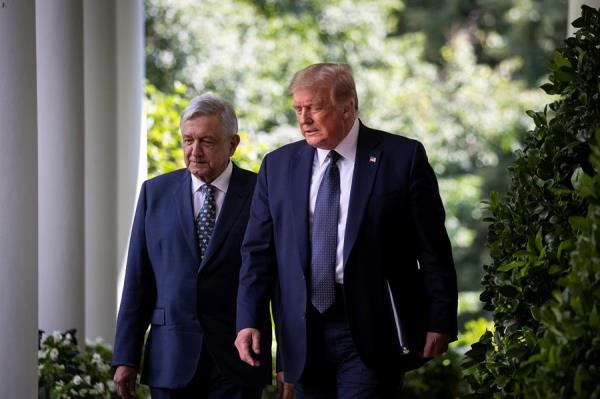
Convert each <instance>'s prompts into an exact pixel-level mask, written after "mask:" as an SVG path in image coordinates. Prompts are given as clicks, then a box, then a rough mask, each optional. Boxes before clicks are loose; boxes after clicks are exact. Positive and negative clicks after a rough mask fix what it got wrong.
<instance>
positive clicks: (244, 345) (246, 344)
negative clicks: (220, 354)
mask: <svg viewBox="0 0 600 399" xmlns="http://www.w3.org/2000/svg"><path fill="white" fill-rule="evenodd" d="M235 347H236V348H237V350H238V352H239V354H240V359H242V361H244V362H246V363H248V364H249V365H250V366H254V367H258V366H260V360H258V359H256V358H255V355H260V331H258V330H257V329H256V328H244V329H242V330H240V332H238V335H237V338H236V339H235Z"/></svg>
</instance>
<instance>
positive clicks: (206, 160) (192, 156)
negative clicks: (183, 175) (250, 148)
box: [181, 115, 240, 183]
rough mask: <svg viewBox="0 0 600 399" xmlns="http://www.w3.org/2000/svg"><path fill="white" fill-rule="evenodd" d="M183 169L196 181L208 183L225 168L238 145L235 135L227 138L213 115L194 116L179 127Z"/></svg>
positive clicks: (218, 118) (238, 139)
mask: <svg viewBox="0 0 600 399" xmlns="http://www.w3.org/2000/svg"><path fill="white" fill-rule="evenodd" d="M181 136H182V138H183V155H184V158H185V166H186V167H187V168H188V170H189V171H190V172H191V173H192V174H193V175H194V176H196V177H198V178H200V179H202V180H203V181H205V182H207V183H210V182H211V181H213V180H214V179H216V178H217V177H218V176H219V175H220V174H221V173H222V172H223V171H224V170H225V168H226V167H227V164H228V163H229V157H230V156H232V155H233V153H234V152H235V149H236V147H237V145H238V144H239V142H240V137H239V136H238V135H233V136H232V137H229V135H227V134H226V133H225V132H224V131H223V127H222V126H221V118H220V117H219V116H217V115H210V116H197V117H195V118H193V119H188V120H187V121H185V122H184V123H183V125H182V126H181Z"/></svg>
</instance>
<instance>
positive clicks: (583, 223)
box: [464, 7, 600, 398]
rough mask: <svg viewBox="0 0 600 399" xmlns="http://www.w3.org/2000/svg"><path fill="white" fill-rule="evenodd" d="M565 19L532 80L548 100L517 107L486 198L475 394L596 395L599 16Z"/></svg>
mask: <svg viewBox="0 0 600 399" xmlns="http://www.w3.org/2000/svg"><path fill="white" fill-rule="evenodd" d="M573 25H574V26H575V27H578V28H580V30H579V31H578V32H577V33H576V34H575V37H572V38H569V39H567V40H566V42H565V43H566V44H565V47H563V48H561V49H559V50H558V51H556V52H555V53H554V55H553V56H552V60H551V63H550V69H551V75H550V82H549V83H547V84H545V85H543V86H542V88H543V89H544V90H545V91H546V92H548V93H549V94H552V95H559V96H560V99H558V100H557V101H554V102H553V103H551V104H549V105H548V106H547V107H545V108H544V110H543V111H538V112H533V111H529V112H528V114H529V116H530V117H531V118H532V119H533V121H534V123H535V128H534V129H533V130H532V131H531V132H529V134H528V135H527V137H526V139H525V146H524V148H523V150H521V151H519V153H518V157H517V159H516V161H515V162H514V163H513V165H512V166H511V167H510V175H511V188H510V190H509V191H508V192H507V194H506V195H505V196H504V198H502V199H500V197H499V196H498V195H492V197H491V200H490V202H489V210H490V212H491V215H492V216H491V217H490V220H491V222H492V223H491V225H490V229H489V235H490V241H489V245H490V248H491V256H492V259H493V262H492V263H491V264H489V265H487V266H486V267H485V276H484V292H483V293H482V295H481V299H482V301H484V302H485V303H486V305H485V308H486V309H487V310H490V311H492V312H493V317H494V322H495V330H496V331H495V333H494V334H492V333H491V332H488V333H486V334H484V335H483V336H482V338H481V340H480V341H479V342H478V343H477V344H474V345H473V347H472V349H471V351H470V352H468V353H467V358H468V359H467V361H466V362H465V363H464V365H465V366H466V367H468V368H470V369H469V372H468V373H469V379H470V383H471V385H472V387H473V388H474V390H475V391H476V393H477V394H476V395H475V396H476V397H494V398H505V397H509V398H513V397H514V398H521V397H525V398H547V397H557V398H573V397H575V398H591V397H596V398H597V397H599V396H600V386H599V385H598V381H600V368H599V366H598V365H599V364H600V316H599V314H598V303H599V300H600V284H599V283H600V257H599V256H598V250H599V248H600V246H599V245H598V244H599V242H600V239H599V236H598V232H599V230H598V228H599V225H598V220H599V216H600V213H599V211H600V208H599V204H600V202H599V200H600V177H598V171H599V168H600V149H599V147H598V146H599V144H600V142H599V140H600V37H599V36H598V34H599V32H600V13H599V11H598V10H594V9H592V8H589V7H584V8H583V16H582V17H581V18H579V19H578V20H576V21H575V22H574V23H573Z"/></svg>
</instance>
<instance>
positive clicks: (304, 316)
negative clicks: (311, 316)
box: [302, 312, 306, 320]
mask: <svg viewBox="0 0 600 399" xmlns="http://www.w3.org/2000/svg"><path fill="white" fill-rule="evenodd" d="M302 320H306V312H304V313H302Z"/></svg>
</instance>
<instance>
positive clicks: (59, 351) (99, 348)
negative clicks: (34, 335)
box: [38, 330, 149, 399]
mask: <svg viewBox="0 0 600 399" xmlns="http://www.w3.org/2000/svg"><path fill="white" fill-rule="evenodd" d="M111 357H112V351H111V349H110V347H109V346H108V345H107V344H105V343H103V342H102V341H100V340H97V341H96V342H88V343H87V345H86V346H85V350H84V351H83V353H82V352H80V350H79V346H78V345H77V341H76V339H75V331H74V330H71V331H67V332H64V333H62V332H57V331H55V332H54V333H52V334H51V335H47V334H45V333H44V332H43V331H40V334H39V350H38V392H39V393H38V397H39V399H66V398H74V397H78V398H88V399H118V395H117V393H116V392H115V387H114V384H113V381H112V377H113V370H112V368H111V366H110V361H111ZM148 397H149V392H148V389H147V388H146V387H143V386H138V388H137V391H136V398H139V399H141V398H148Z"/></svg>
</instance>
